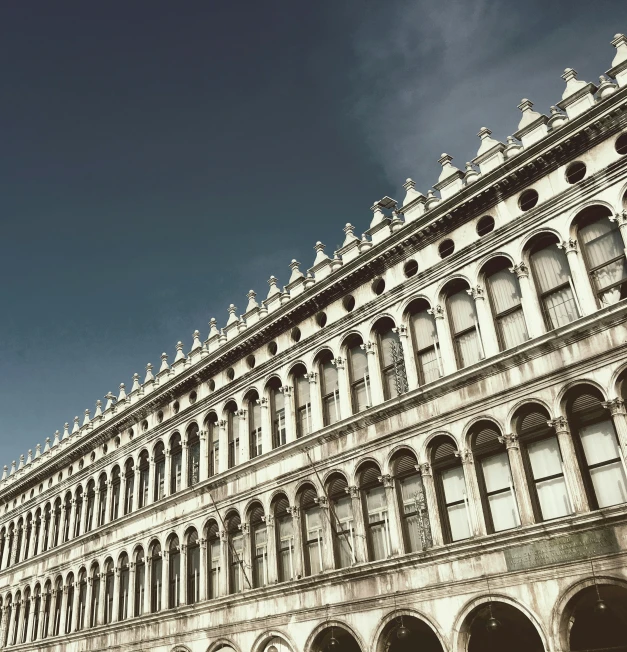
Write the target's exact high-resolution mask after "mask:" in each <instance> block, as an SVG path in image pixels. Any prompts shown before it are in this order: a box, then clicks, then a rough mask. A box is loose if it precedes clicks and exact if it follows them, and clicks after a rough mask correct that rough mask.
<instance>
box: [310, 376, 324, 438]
mask: <svg viewBox="0 0 627 652" xmlns="http://www.w3.org/2000/svg"><path fill="white" fill-rule="evenodd" d="M307 380H308V381H309V402H310V404H311V432H318V430H320V429H321V428H322V403H321V401H320V390H319V388H318V382H317V380H318V374H317V373H316V372H315V371H311V372H309V373H308V374H307Z"/></svg>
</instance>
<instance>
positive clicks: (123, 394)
mask: <svg viewBox="0 0 627 652" xmlns="http://www.w3.org/2000/svg"><path fill="white" fill-rule="evenodd" d="M125 400H126V385H125V384H124V383H120V393H119V394H118V403H122V401H125Z"/></svg>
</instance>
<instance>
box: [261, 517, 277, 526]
mask: <svg viewBox="0 0 627 652" xmlns="http://www.w3.org/2000/svg"><path fill="white" fill-rule="evenodd" d="M261 520H262V521H263V522H264V523H265V524H266V525H267V526H268V527H274V515H273V514H264V515H263V516H262V517H261Z"/></svg>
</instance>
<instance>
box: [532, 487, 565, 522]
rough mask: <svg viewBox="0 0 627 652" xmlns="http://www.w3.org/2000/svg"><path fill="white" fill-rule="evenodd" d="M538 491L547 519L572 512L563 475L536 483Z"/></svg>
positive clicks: (543, 514) (544, 516)
mask: <svg viewBox="0 0 627 652" xmlns="http://www.w3.org/2000/svg"><path fill="white" fill-rule="evenodd" d="M536 491H537V492H538V500H539V501H540V510H541V511H542V518H543V519H544V520H545V521H548V520H549V519H552V518H559V517H560V516H566V515H567V514H571V513H572V510H571V508H570V500H569V499H568V493H567V491H566V483H565V482H564V478H563V477H559V478H553V480H544V481H542V482H538V483H536Z"/></svg>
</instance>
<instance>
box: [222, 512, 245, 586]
mask: <svg viewBox="0 0 627 652" xmlns="http://www.w3.org/2000/svg"><path fill="white" fill-rule="evenodd" d="M240 524H241V521H240V517H239V515H238V514H231V515H230V516H229V517H228V518H227V520H226V531H227V536H228V541H229V593H231V594H233V593H239V592H240V591H242V589H243V587H244V537H243V535H242V532H241V528H240Z"/></svg>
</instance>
